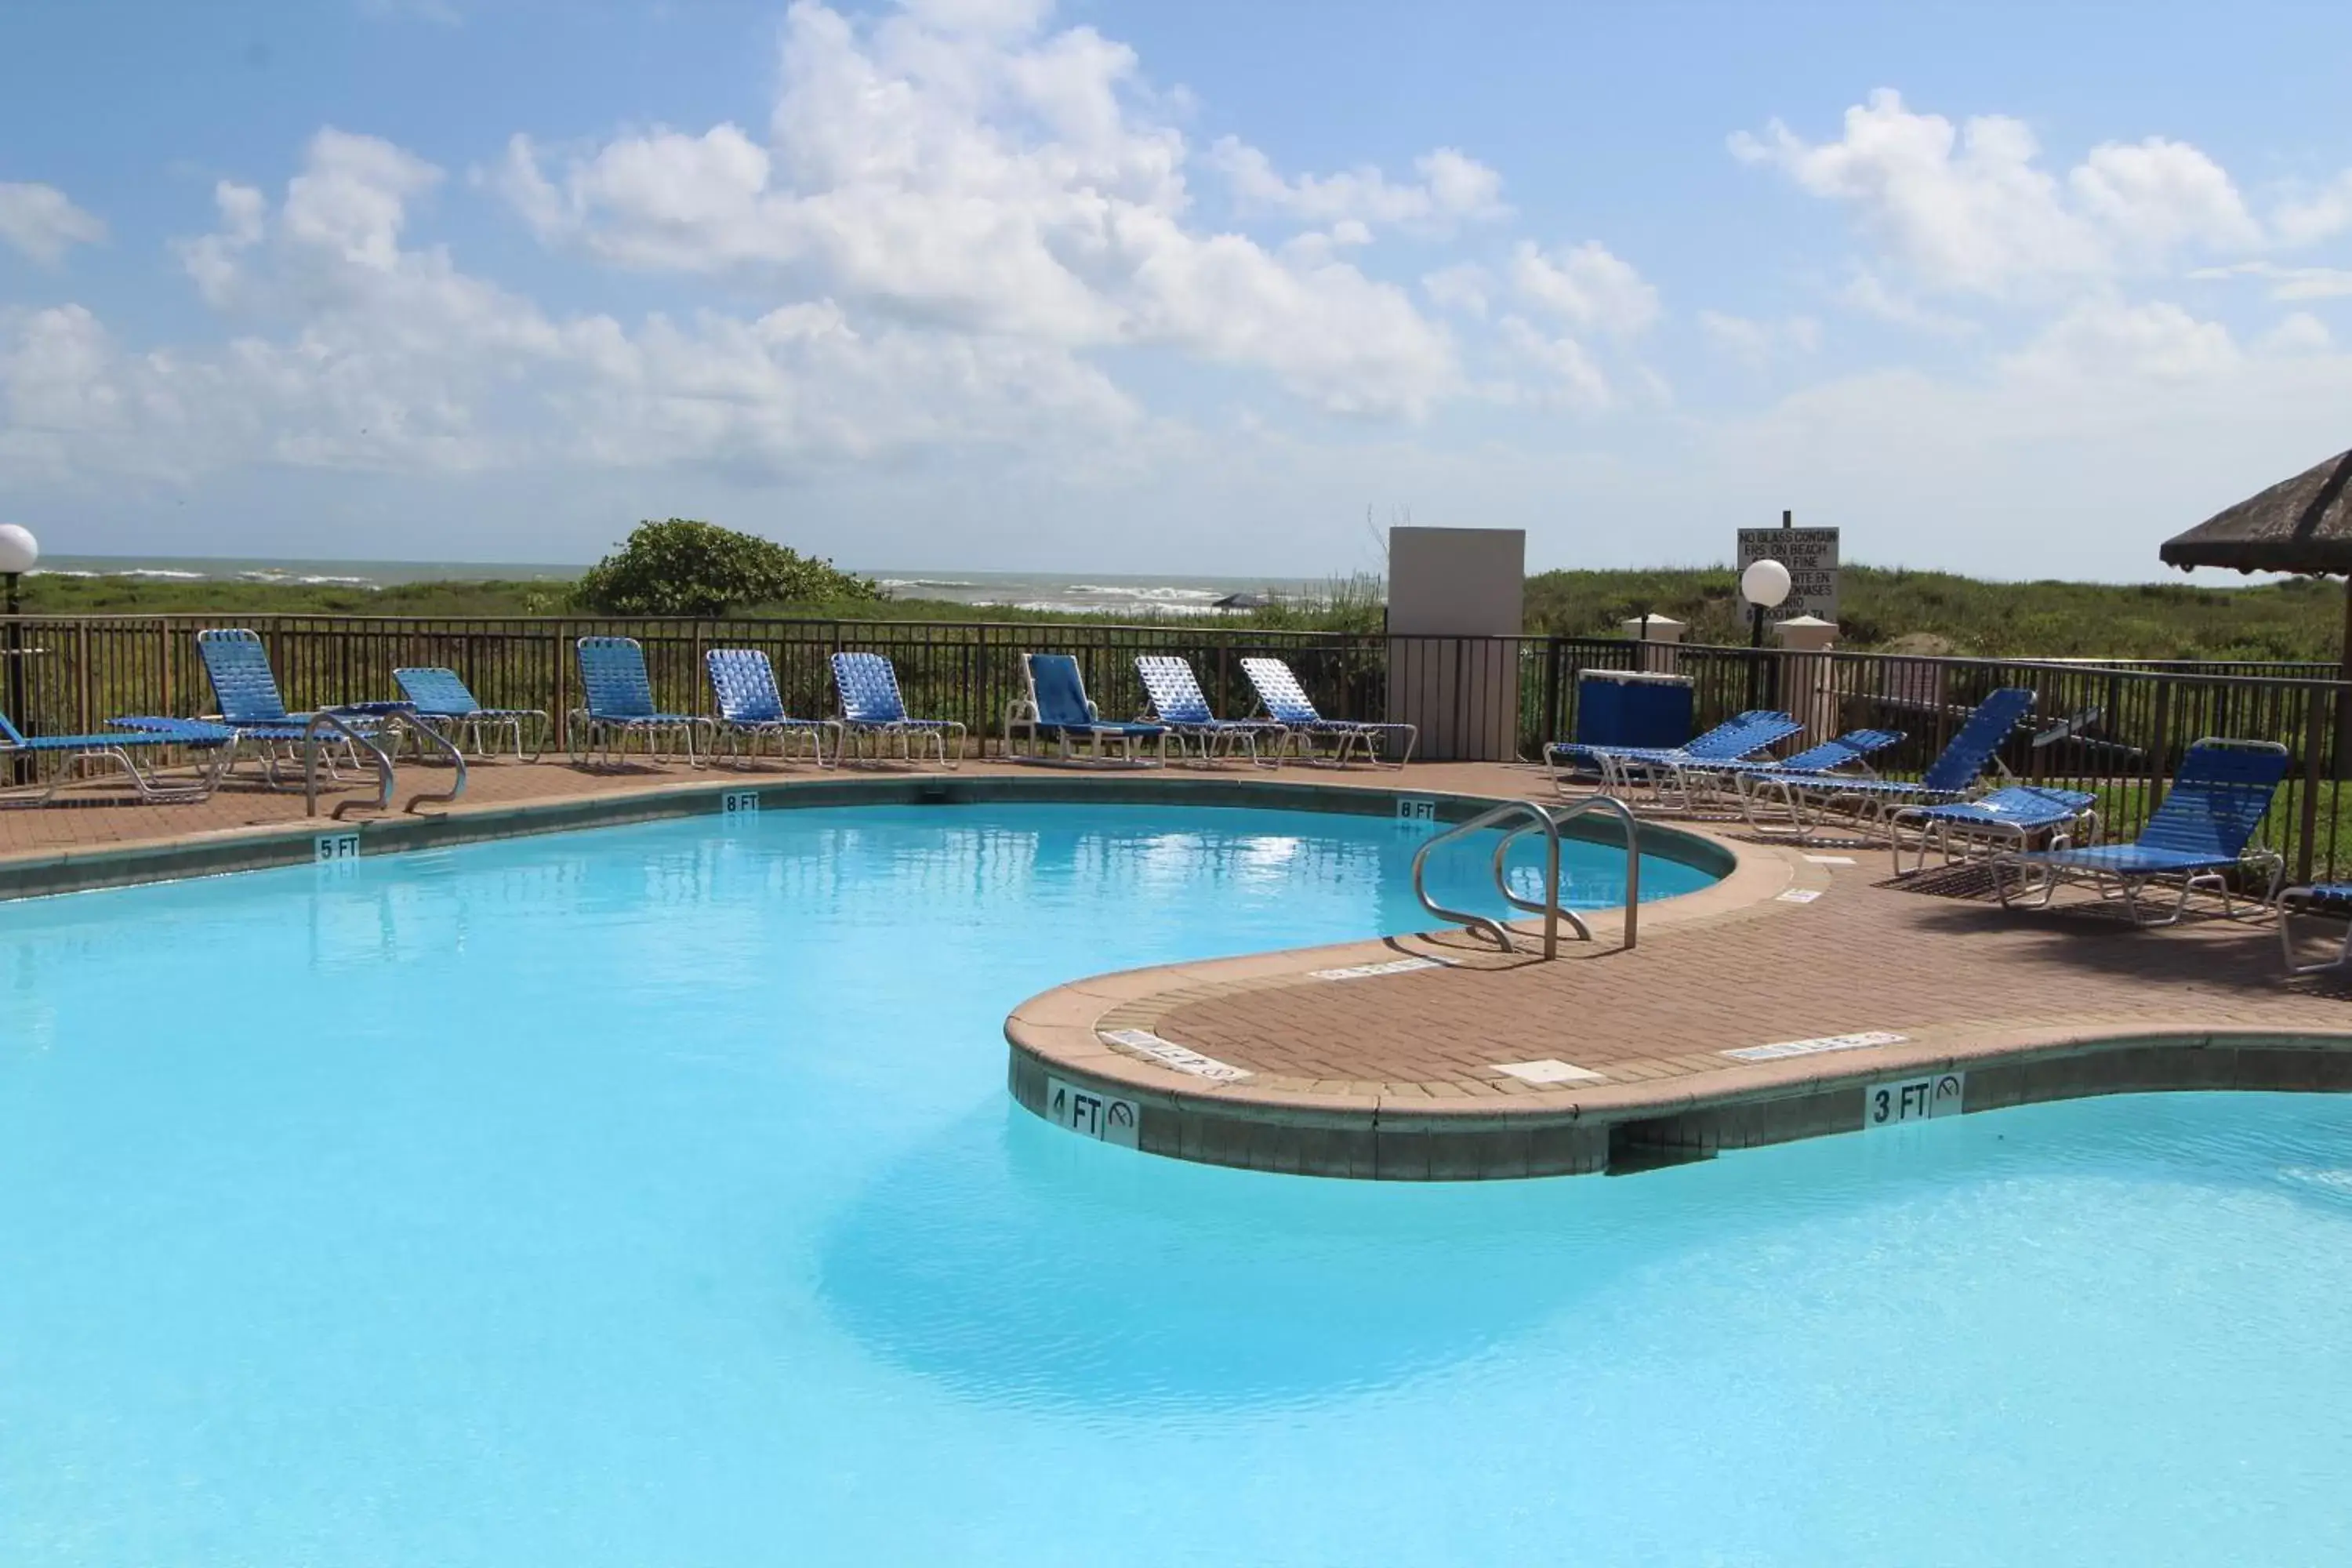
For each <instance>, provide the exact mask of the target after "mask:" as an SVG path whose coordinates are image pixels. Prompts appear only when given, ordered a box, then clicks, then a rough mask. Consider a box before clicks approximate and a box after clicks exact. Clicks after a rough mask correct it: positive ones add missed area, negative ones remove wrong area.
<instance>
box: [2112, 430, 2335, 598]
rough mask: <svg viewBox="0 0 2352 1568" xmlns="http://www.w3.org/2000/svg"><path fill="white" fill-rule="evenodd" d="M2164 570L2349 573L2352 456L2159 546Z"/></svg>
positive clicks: (2299, 476) (2322, 466)
mask: <svg viewBox="0 0 2352 1568" xmlns="http://www.w3.org/2000/svg"><path fill="white" fill-rule="evenodd" d="M2159 553H2160V554H2162V556H2163V557H2164V561H2165V563H2166V564H2167V565H2169V566H2178V567H2180V568H2181V569H2182V570H2184V571H2186V570H2187V569H2189V567H2192V566H2227V567H2234V568H2235V569H2236V570H2238V571H2240V572H2304V573H2311V574H2325V575H2331V576H2332V575H2336V574H2352V452H2339V453H2337V454H2336V456H2335V457H2333V458H2328V459H2327V461H2326V462H2324V463H2322V464H2320V465H2319V466H2318V467H2317V468H2312V469H2309V470H2308V471H2306V472H2304V473H2300V474H2297V475H2295V477H2294V478H2293V479H2285V480H2282V481H2281V482H2279V483H2278V484H2274V485H2273V486H2272V487H2271V488H2270V489H2266V490H2264V491H2263V493H2262V494H2260V495H2258V496H2254V497H2252V498H2250V499H2248V500H2242V501H2240V502H2239V503H2238V504H2237V505H2235V506H2233V507H2231V508H2230V509H2229V510H2227V511H2222V512H2217V513H2215V514H2214V515H2213V516H2211V517H2210V518H2207V519H2206V520H2205V521H2203V522H2200V523H2199V524H2198V525H2197V526H2196V527H2194V528H2192V529H2190V530H2189V531H2188V532H2186V533H2183V534H2179V535H2178V536H2176V537H2174V538H2171V539H2168V540H2166V541H2165V542H2164V546H2163V549H2162V550H2161V551H2160V552H2159Z"/></svg>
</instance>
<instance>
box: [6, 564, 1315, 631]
mask: <svg viewBox="0 0 2352 1568" xmlns="http://www.w3.org/2000/svg"><path fill="white" fill-rule="evenodd" d="M584 569H585V568H584V567H582V566H577V565H556V564H551V563H546V562H519V561H457V562H446V561H291V560H272V559H265V558H250V559H237V558H230V557H215V558H206V557H199V556H163V555H56V556H46V557H44V558H43V559H42V563H41V564H40V566H39V567H38V568H37V573H36V574H38V573H39V572H52V573H56V574H59V575H62V576H73V577H145V578H152V579H153V580H155V581H158V582H185V583H200V582H206V581H223V582H242V583H287V584H308V585H313V586H338V587H354V588H381V587H385V586H388V585H390V584H394V583H446V582H475V581H481V580H485V579H496V580H499V581H507V582H523V583H535V582H562V581H564V580H566V579H569V578H572V577H577V576H578V575H579V574H581V572H582V571H583V570H584ZM851 570H854V571H861V572H862V573H863V574H864V575H866V576H869V577H872V578H873V579H874V580H875V581H876V582H877V583H879V584H882V586H883V588H884V589H885V590H886V591H887V592H888V593H889V595H890V596H891V597H893V598H898V599H944V600H947V601H949V602H950V603H953V604H959V605H1013V606H1015V607H1017V608H1020V609H1024V610H1039V611H1044V612H1046V613H1049V614H1059V615H1132V616H1213V615H1216V614H1219V613H1220V606H1219V601H1221V600H1225V599H1231V598H1234V597H1235V596H1237V595H1240V596H1250V595H1255V596H1259V597H1265V598H1276V599H1297V598H1301V597H1308V596H1314V595H1320V594H1322V593H1323V592H1324V591H1325V589H1326V587H1327V585H1326V584H1324V583H1323V582H1321V581H1320V580H1308V579H1304V578H1295V577H1275V578H1268V577H1182V576H1173V575H1158V574H1129V573H1103V572H1093V573H1078V574H1066V575H1065V574H1055V573H1041V572H929V571H913V570H897V569H890V570H877V569H868V568H855V567H853V568H851Z"/></svg>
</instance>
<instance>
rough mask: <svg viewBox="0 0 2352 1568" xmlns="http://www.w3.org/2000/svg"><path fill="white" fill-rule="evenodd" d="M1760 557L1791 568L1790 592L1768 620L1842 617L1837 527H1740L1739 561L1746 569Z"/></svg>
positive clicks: (1741, 567)
mask: <svg viewBox="0 0 2352 1568" xmlns="http://www.w3.org/2000/svg"><path fill="white" fill-rule="evenodd" d="M1759 561H1778V562H1779V563H1780V564H1781V565H1783V566H1786V567H1787V568H1788V569H1789V596H1788V597H1787V598H1785V599H1783V600H1781V601H1780V608H1778V609H1775V610H1767V611H1766V612H1765V613H1764V618H1765V619H1766V620H1768V621H1785V620H1790V619H1793V618H1794V617H1796V616H1816V617H1818V618H1820V619H1822V620H1824V621H1833V620H1836V619H1837V618H1838V531H1837V530H1836V529H1834V528H1743V529H1741V530H1740V531H1739V563H1738V566H1737V567H1736V568H1734V570H1736V571H1740V572H1745V571H1747V570H1748V568H1749V567H1750V566H1753V565H1754V564H1755V563H1757V562H1759Z"/></svg>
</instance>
